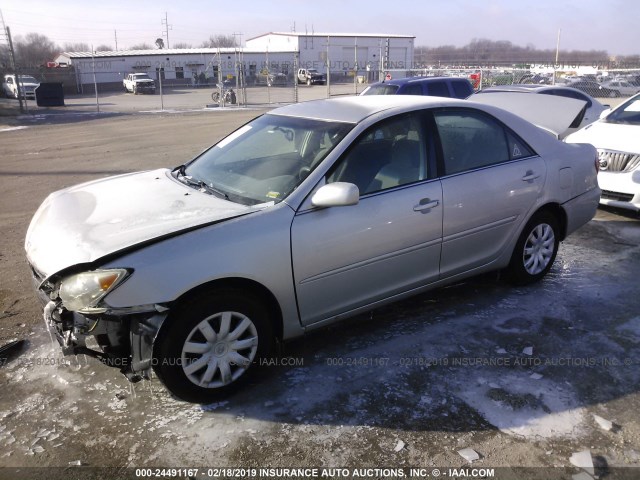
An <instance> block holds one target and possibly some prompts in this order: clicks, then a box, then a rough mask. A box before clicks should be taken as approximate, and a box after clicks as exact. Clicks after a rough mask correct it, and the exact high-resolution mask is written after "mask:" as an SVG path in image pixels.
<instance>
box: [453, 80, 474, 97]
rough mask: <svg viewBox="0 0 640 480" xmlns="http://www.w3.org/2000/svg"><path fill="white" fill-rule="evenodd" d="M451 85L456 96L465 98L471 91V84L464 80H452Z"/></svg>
mask: <svg viewBox="0 0 640 480" xmlns="http://www.w3.org/2000/svg"><path fill="white" fill-rule="evenodd" d="M451 87H452V88H453V94H454V96H455V97H456V98H467V97H468V96H469V95H471V94H472V93H473V89H472V88H471V85H470V84H469V82H467V81H466V80H464V81H460V80H453V81H452V82H451Z"/></svg>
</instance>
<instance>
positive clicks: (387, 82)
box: [372, 77, 469, 87]
mask: <svg viewBox="0 0 640 480" xmlns="http://www.w3.org/2000/svg"><path fill="white" fill-rule="evenodd" d="M443 80H444V81H460V80H463V81H467V82H468V81H469V80H467V79H466V78H463V77H406V78H397V79H395V80H393V79H392V80H385V81H384V82H377V83H373V84H372V86H374V85H395V86H398V87H399V86H401V85H407V84H410V83H429V82H436V81H440V82H441V81H443Z"/></svg>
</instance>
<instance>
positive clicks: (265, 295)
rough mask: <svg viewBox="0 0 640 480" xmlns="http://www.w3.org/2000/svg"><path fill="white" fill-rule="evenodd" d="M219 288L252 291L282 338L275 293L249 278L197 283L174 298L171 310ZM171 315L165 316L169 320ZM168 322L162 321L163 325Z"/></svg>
mask: <svg viewBox="0 0 640 480" xmlns="http://www.w3.org/2000/svg"><path fill="white" fill-rule="evenodd" d="M221 290H239V291H242V292H244V293H252V294H254V295H256V297H258V299H260V300H261V301H262V302H263V303H264V305H265V306H266V307H267V310H268V314H269V320H270V321H271V325H272V327H273V333H274V335H275V337H276V339H277V340H278V341H281V340H282V337H283V319H282V309H281V308H280V304H279V302H278V300H277V299H276V297H275V295H274V294H273V293H272V292H271V291H270V290H269V289H268V288H267V287H265V286H264V285H262V284H261V283H258V282H256V281H255V280H250V279H247V278H241V277H237V278H221V279H217V280H212V281H210V282H207V283H203V284H201V285H198V286H197V287H194V288H192V289H191V290H189V291H187V292H185V293H183V294H182V295H180V296H179V297H178V298H177V299H176V300H174V301H173V302H172V308H171V310H174V309H175V310H178V309H180V308H181V307H182V306H183V305H185V304H186V303H188V302H189V300H190V299H192V298H194V297H196V296H199V295H203V294H205V293H206V292H213V291H221ZM170 318H171V315H169V317H168V318H167V320H169V321H170ZM167 323H168V322H166V321H165V322H164V324H163V327H165V325H166V324H167Z"/></svg>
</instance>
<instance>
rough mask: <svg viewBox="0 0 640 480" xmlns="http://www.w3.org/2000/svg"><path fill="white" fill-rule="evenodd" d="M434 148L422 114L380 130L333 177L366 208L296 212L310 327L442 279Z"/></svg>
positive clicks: (298, 277)
mask: <svg viewBox="0 0 640 480" xmlns="http://www.w3.org/2000/svg"><path fill="white" fill-rule="evenodd" d="M429 143H430V142H428V141H427V135H426V134H425V130H424V128H423V123H422V119H421V117H420V116H419V115H418V114H403V115H401V116H398V117H393V118H391V119H387V120H384V121H382V122H380V123H378V124H376V125H374V126H373V127H371V128H370V129H368V130H367V131H365V132H364V133H363V134H362V135H361V136H360V138H359V139H357V140H356V141H355V142H354V144H353V145H352V146H351V148H350V149H348V150H347V151H346V152H345V154H344V155H343V156H342V158H341V159H339V160H338V161H337V162H336V164H335V166H334V168H332V170H331V171H330V172H329V174H328V175H327V177H326V182H348V183H353V184H355V185H357V186H358V188H359V190H360V201H359V203H358V204H357V205H353V206H347V207H333V208H322V209H319V208H310V207H309V208H306V207H305V205H307V207H308V206H309V205H308V204H305V205H303V207H302V208H301V210H300V211H299V212H298V213H297V215H296V216H295V218H294V221H293V225H292V228H291V245H292V262H293V272H294V278H295V285H296V293H297V299H298V307H299V310H300V316H301V321H302V323H303V324H304V325H310V324H313V323H316V322H319V321H322V320H325V319H330V318H333V317H335V316H337V315H340V314H343V313H346V312H349V311H350V310H353V309H356V308H359V307H362V306H365V305H368V304H371V303H373V302H376V301H378V300H382V299H385V298H388V297H391V296H393V295H395V294H399V293H402V292H405V291H408V290H411V289H414V288H417V287H420V286H422V285H425V284H427V283H430V282H432V281H435V280H437V279H438V275H439V262H440V242H441V236H442V187H441V183H440V181H439V180H437V179H435V178H434V177H435V172H434V171H432V170H434V169H432V168H431V165H432V163H430V162H429V157H430V154H429V152H430V150H431V149H430V148H429Z"/></svg>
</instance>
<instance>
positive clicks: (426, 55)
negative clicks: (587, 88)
mask: <svg viewBox="0 0 640 480" xmlns="http://www.w3.org/2000/svg"><path fill="white" fill-rule="evenodd" d="M608 58H609V57H608V54H607V52H606V51H603V50H592V51H571V52H568V51H561V52H560V59H561V61H562V62H564V63H567V62H574V63H582V64H587V63H593V62H598V63H602V62H605V63H606V62H607V61H608ZM554 62H555V50H553V49H544V50H542V49H537V48H535V46H534V45H532V44H527V45H526V47H520V46H518V45H514V44H512V43H511V42H509V41H507V40H499V41H494V40H487V39H484V38H480V39H478V38H474V39H473V40H471V42H469V43H468V44H467V45H465V46H463V47H455V46H453V45H442V46H439V47H416V48H415V63H416V65H417V66H428V65H475V66H480V65H483V66H496V65H513V64H514V63H520V64H531V63H549V64H553V63H554Z"/></svg>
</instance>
